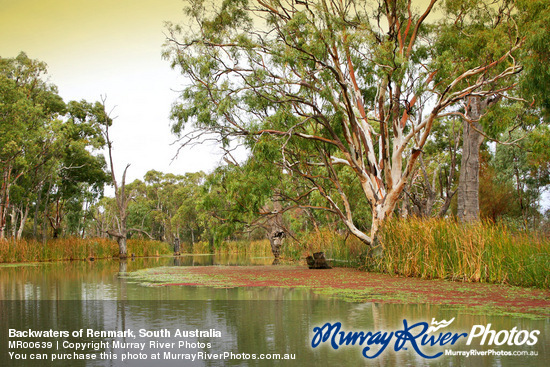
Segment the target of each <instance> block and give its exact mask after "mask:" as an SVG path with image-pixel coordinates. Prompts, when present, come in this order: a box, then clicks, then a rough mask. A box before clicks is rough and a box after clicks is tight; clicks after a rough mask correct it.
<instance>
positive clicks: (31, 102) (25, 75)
mask: <svg viewBox="0 0 550 367" xmlns="http://www.w3.org/2000/svg"><path fill="white" fill-rule="evenodd" d="M46 72H47V68H46V64H45V63H43V62H40V61H37V60H32V59H30V58H29V57H28V56H27V55H26V54H25V53H20V54H19V55H18V56H17V57H15V58H0V91H1V93H0V171H1V187H0V239H1V238H4V237H5V234H6V233H5V230H6V216H7V211H8V208H9V207H10V192H11V189H12V187H13V186H14V185H15V184H16V183H17V182H18V181H19V180H21V178H22V177H23V176H24V175H26V174H29V173H32V172H34V171H39V170H40V169H41V167H43V166H44V165H45V164H46V163H47V161H48V160H49V158H50V157H51V151H52V146H53V143H54V135H53V134H52V123H53V122H54V121H55V120H56V119H57V118H58V116H59V115H60V114H62V113H63V110H64V108H65V104H64V103H63V100H62V99H61V97H60V96H59V95H58V94H57V88H56V87H55V86H54V85H52V84H49V83H48V82H47V81H46V78H45V77H46ZM25 206H26V204H25ZM26 213H27V214H28V212H26ZM23 216H25V214H23Z"/></svg>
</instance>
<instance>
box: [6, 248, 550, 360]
mask: <svg viewBox="0 0 550 367" xmlns="http://www.w3.org/2000/svg"><path fill="white" fill-rule="evenodd" d="M270 263H271V259H270V258H252V259H247V258H242V257H236V256H234V257H230V256H225V257H220V256H209V255H204V256H200V255H197V256H184V257H180V258H145V259H143V258H140V259H135V261H132V260H128V261H127V262H122V263H120V262H118V261H111V260H100V261H95V262H83V261H78V262H57V263H41V264H30V265H24V266H3V267H0V300H1V301H0V316H1V319H0V333H1V339H0V343H1V345H0V365H1V366H31V365H32V366H36V365H44V366H54V365H55V366H68V365H70V366H119V365H121V366H125V365H128V366H154V365H158V366H188V365H189V366H272V365H273V366H287V365H288V366H331V365H334V366H362V365H366V366H387V365H389V366H392V365H398V366H419V365H420V366H422V365H433V366H522V365H525V366H546V365H548V363H550V356H549V353H550V345H549V341H550V320H548V319H542V320H540V319H539V320H532V319H529V318H512V317H509V316H490V315H468V314H467V310H465V311H456V310H450V309H444V308H442V307H439V306H437V305H400V304H381V303H350V302H343V301H340V300H337V299H333V298H328V297H325V296H322V295H319V294H315V293H313V292H310V291H307V290H304V289H290V288H271V287H265V288H210V287H196V286H172V287H145V286H142V285H140V284H137V283H132V282H131V280H129V279H127V278H125V277H124V274H125V273H126V272H130V271H134V270H138V269H142V268H152V267H161V266H180V265H181V266H215V265H266V264H270ZM432 318H433V319H435V320H450V319H452V318H455V320H454V321H453V323H452V324H451V326H449V327H448V328H447V329H448V330H447V329H445V330H444V331H445V332H447V331H448V332H452V333H463V332H464V333H470V332H471V329H472V327H473V326H474V325H483V326H486V325H487V324H491V326H490V327H491V329H492V330H496V331H497V332H498V331H500V330H507V331H510V330H513V329H514V328H516V330H518V331H519V330H527V331H529V332H531V331H533V330H539V331H540V335H538V342H537V343H536V344H535V345H533V346H527V345H525V344H524V345H522V346H520V347H518V346H513V345H507V344H504V345H502V346H495V345H492V346H488V345H480V340H479V338H478V339H477V340H476V341H475V343H473V344H475V345H473V344H472V345H470V346H468V345H465V341H466V338H462V339H461V340H459V341H458V342H457V343H456V344H455V345H452V346H451V345H449V344H447V345H445V346H436V347H431V348H430V347H427V346H422V347H420V350H421V351H422V352H423V353H425V354H426V355H435V354H437V353H439V352H445V350H446V349H449V350H452V351H469V350H471V349H475V350H477V351H478V352H487V353H493V354H498V352H512V353H513V352H518V351H519V352H525V351H527V352H535V353H537V354H538V355H537V356H499V355H486V356H470V357H464V356H451V355H445V354H444V355H442V356H441V357H438V358H435V359H426V358H423V357H421V356H420V355H419V354H418V353H417V352H415V351H414V350H413V349H414V348H411V346H410V345H409V346H408V348H407V347H406V346H405V348H407V350H405V348H403V349H401V350H400V351H398V352H395V351H393V349H394V348H395V338H394V339H393V341H392V342H391V343H389V344H388V347H387V348H386V350H384V351H383V352H382V353H381V354H380V355H379V356H378V357H376V358H374V359H367V358H365V357H363V356H362V352H363V348H365V346H366V343H365V344H364V345H363V346H357V345H355V346H353V345H349V346H345V345H344V346H341V347H339V349H338V350H334V349H333V348H331V347H330V346H329V345H326V344H327V343H328V342H327V343H324V344H322V345H321V346H319V347H317V348H315V349H313V348H311V341H312V337H313V335H314V334H313V329H314V327H316V326H322V325H324V324H325V323H326V322H337V321H339V322H341V323H342V330H345V331H352V330H355V331H365V333H366V332H367V331H372V332H373V333H375V332H376V331H386V332H388V334H389V333H390V332H392V331H396V330H403V328H404V321H403V320H407V321H406V322H407V323H408V324H409V325H410V324H413V323H416V322H427V323H431V321H432ZM9 329H15V330H29V329H31V330H42V331H45V330H54V331H68V332H69V333H72V332H73V331H76V332H78V331H79V330H80V329H83V330H84V335H83V336H82V337H79V336H77V337H73V336H70V335H69V336H68V337H57V338H56V337H52V338H38V337H27V338H16V337H11V338H10V337H9ZM87 329H92V330H94V331H124V330H132V331H133V332H134V334H135V336H136V338H132V337H131V336H130V335H123V336H120V337H116V338H107V337H96V336H86V335H85V332H86V330H87ZM140 329H143V330H146V331H149V332H151V334H152V333H153V332H157V333H163V335H160V334H157V335H156V336H153V335H144V336H143V337H140V336H139V335H138V334H139V333H138V331H139V330H140ZM178 330H179V331H180V334H182V333H183V332H189V331H194V330H199V331H205V332H207V334H208V335H203V336H198V337H197V336H196V335H191V334H186V335H179V336H176V333H177V332H178ZM438 333H439V332H438ZM168 335H169V336H168ZM379 335H380V334H379ZM14 340H23V341H27V342H35V341H51V342H52V343H53V344H52V346H51V347H49V345H48V346H46V348H42V346H40V348H38V349H36V350H29V348H28V345H27V348H22V347H21V348H19V349H18V348H14V347H13V345H12V348H10V347H9V345H8V342H9V341H14ZM101 341H103V342H104V343H103V344H101V343H100V342H101ZM115 341H116V342H118V343H145V345H144V346H145V347H144V349H143V350H141V349H140V348H139V347H138V348H132V347H133V346H134V345H133V344H129V345H128V346H129V347H128V348H126V349H122V348H121V347H120V345H122V344H120V345H117V347H114V346H113V343H114V342H115ZM155 341H159V342H162V343H168V344H166V345H168V346H170V345H171V344H170V343H175V344H174V347H173V348H170V347H169V348H162V347H160V346H159V345H158V344H155V343H152V344H151V342H155ZM58 342H59V343H61V345H58V344H57V343H58ZM63 342H69V343H75V342H81V343H96V344H88V345H86V346H85V348H84V349H83V350H81V351H80V352H79V353H87V354H88V355H90V354H95V355H96V358H97V359H96V360H88V361H85V360H74V359H72V360H70V361H67V360H64V361H54V362H52V361H51V360H48V361H47V362H46V361H40V362H39V363H38V362H37V361H36V360H31V359H30V357H31V356H30V354H31V352H32V353H33V354H35V355H34V357H36V355H43V354H46V355H47V356H48V358H50V359H51V355H52V354H65V355H69V354H71V353H73V352H74V349H71V345H68V344H66V347H64V345H63ZM105 342H108V344H105ZM178 343H182V344H181V345H179V344H178ZM485 344H487V342H485ZM137 345H138V344H135V346H137ZM178 346H179V347H178ZM371 347H372V350H371V351H370V352H367V355H371V356H372V355H373V354H375V352H376V351H377V350H378V349H379V347H378V346H376V345H372V346H371ZM491 351H494V352H491ZM10 352H11V353H19V354H20V355H21V356H20V357H21V358H23V357H22V356H23V354H26V357H27V359H15V354H12V355H11V357H10V355H9V353H10ZM199 352H200V353H202V354H201V355H202V356H206V355H207V354H220V355H222V354H223V353H227V354H230V353H233V357H235V358H233V359H229V358H225V359H208V358H202V359H196V360H195V361H192V360H171V359H167V358H165V357H166V356H165V353H174V354H180V355H183V354H187V355H191V354H195V355H196V358H199V357H198V354H197V353H199ZM139 353H142V355H145V356H146V359H141V360H140V359H131V360H125V361H122V357H123V355H125V356H126V357H127V358H133V357H138V356H139ZM157 353H158V355H159V357H160V359H161V360H160V361H158V362H157V361H153V360H152V358H153V355H156V354H157ZM269 353H276V354H280V355H281V356H284V354H288V357H289V358H292V357H294V358H295V359H289V360H282V361H281V360H279V361H275V360H267V359H263V360H260V359H252V356H253V355H254V354H256V357H257V358H259V357H260V355H261V354H269ZM115 354H116V355H117V359H114V357H113V355H115ZM100 357H104V358H103V359H101V358H100ZM264 357H266V356H264ZM270 357H271V358H274V357H273V356H270Z"/></svg>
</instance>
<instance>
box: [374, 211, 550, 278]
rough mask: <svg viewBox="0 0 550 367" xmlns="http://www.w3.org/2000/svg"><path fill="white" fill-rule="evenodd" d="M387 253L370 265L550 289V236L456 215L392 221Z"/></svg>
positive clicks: (385, 232) (384, 235) (386, 233)
mask: <svg viewBox="0 0 550 367" xmlns="http://www.w3.org/2000/svg"><path fill="white" fill-rule="evenodd" d="M380 242H381V243H382V244H383V245H384V254H383V256H381V257H378V258H370V259H368V260H367V265H368V267H369V269H371V270H377V271H382V272H387V273H392V274H400V275H404V276H414V277H422V278H439V279H451V280H462V281H470V282H491V283H507V284H512V285H519V286H534V287H539V288H550V240H549V239H548V238H544V237H543V236H541V235H538V234H536V233H532V232H525V231H519V230H513V229H510V228H508V227H506V226H504V225H500V224H492V223H486V222H479V223H475V224H461V223H457V222H455V221H453V220H438V219H426V220H419V219H412V220H411V219H408V220H392V221H390V222H388V223H386V224H385V226H384V228H383V229H382V231H381V234H380Z"/></svg>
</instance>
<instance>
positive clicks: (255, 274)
mask: <svg viewBox="0 0 550 367" xmlns="http://www.w3.org/2000/svg"><path fill="white" fill-rule="evenodd" d="M127 277H128V278H129V279H130V280H132V281H135V282H138V283H141V284H142V285H147V286H154V287H159V286H205V287H213V288H233V287H276V288H304V289H311V290H313V291H314V292H316V293H319V294H325V295H330V296H334V297H336V298H339V299H344V300H346V301H353V302H372V303H399V304H433V305H439V306H444V307H445V308H448V309H457V310H461V311H462V312H464V313H469V314H491V315H512V316H521V317H530V318H533V317H534V318H537V317H543V318H546V317H550V291H548V290H540V289H527V288H520V287H511V286H504V285H493V284H483V283H463V284H457V283H456V282H451V281H444V280H425V279H418V278H405V277H400V276H391V275H388V274H376V273H367V272H364V271H360V270H358V269H352V268H334V269H330V270H309V269H307V268H305V267H303V266H295V265H281V266H208V267H206V266H203V267H192V266H191V267H163V268H154V269H143V270H138V271H135V272H131V273H129V274H128V275H127Z"/></svg>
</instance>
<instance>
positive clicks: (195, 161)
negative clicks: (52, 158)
mask: <svg viewBox="0 0 550 367" xmlns="http://www.w3.org/2000/svg"><path fill="white" fill-rule="evenodd" d="M184 5H185V4H184V1H182V0H0V56H1V57H5V58H8V57H15V56H17V54H18V53H19V52H20V51H24V52H26V53H27V55H28V56H29V57H30V58H32V59H38V60H40V61H44V62H46V63H47V64H48V72H49V79H50V82H51V83H53V84H55V85H57V86H58V88H59V94H60V95H61V97H63V99H64V100H65V101H66V102H68V101H70V100H81V99H86V100H88V101H90V102H92V101H97V100H100V98H101V96H102V95H106V96H107V107H108V110H110V109H111V108H114V112H113V114H112V116H117V118H116V120H115V122H114V126H113V128H112V132H111V138H112V140H113V141H114V147H115V150H114V153H113V154H114V159H115V171H116V172H117V175H118V176H119V177H120V175H121V173H122V169H123V168H124V166H125V165H126V164H127V163H130V164H131V167H130V169H129V170H128V180H129V181H132V180H134V179H136V178H139V179H142V178H143V175H144V174H145V172H147V171H148V170H151V169H156V170H158V171H162V172H172V173H177V174H182V173H185V172H195V171H198V170H204V171H207V172H208V171H211V170H212V169H213V168H214V167H215V166H216V164H217V163H218V162H219V161H220V159H221V153H220V151H219V150H217V149H216V148H215V147H212V146H209V147H208V146H199V147H194V148H192V150H190V149H187V150H183V151H182V152H181V153H180V156H179V158H178V159H177V160H176V161H174V162H172V163H171V159H172V157H173V156H174V154H175V153H176V147H175V146H171V145H170V144H171V143H172V142H173V141H174V140H175V137H174V136H173V135H172V134H171V133H170V121H169V118H168V116H169V113H170V106H171V105H172V103H173V102H174V101H175V100H176V98H177V92H176V90H178V88H179V86H180V85H181V84H182V82H183V79H182V77H181V76H180V75H179V73H178V72H177V71H175V70H172V69H171V68H170V65H169V62H168V61H165V60H162V59H161V51H162V44H163V43H164V39H165V36H164V30H165V28H164V22H165V21H173V22H178V23H179V22H182V21H183V19H184V17H183V11H182V9H183V7H184Z"/></svg>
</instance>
